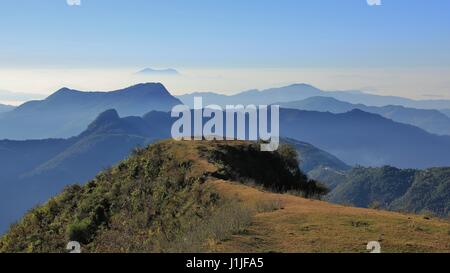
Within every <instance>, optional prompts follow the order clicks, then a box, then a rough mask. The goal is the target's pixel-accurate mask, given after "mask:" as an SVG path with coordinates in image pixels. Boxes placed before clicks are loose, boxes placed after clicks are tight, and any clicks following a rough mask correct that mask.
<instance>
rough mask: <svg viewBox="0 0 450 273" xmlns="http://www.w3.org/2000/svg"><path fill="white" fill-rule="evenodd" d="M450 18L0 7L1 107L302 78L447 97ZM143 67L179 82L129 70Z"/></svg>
mask: <svg viewBox="0 0 450 273" xmlns="http://www.w3.org/2000/svg"><path fill="white" fill-rule="evenodd" d="M70 1H72V2H77V1H78V0H70ZM70 1H69V2H70ZM449 13H450V1H448V0H381V5H379V6H370V5H368V3H367V0H342V1H339V0H276V1H275V0H270V1H269V0H240V1H236V0H189V1H186V0H131V1H130V0H80V5H68V3H67V0H33V1H30V0H1V6H0V101H1V100H2V97H1V94H2V92H1V90H7V91H12V92H22V93H23V92H25V93H34V94H43V95H46V94H49V93H51V92H54V91H55V90H56V89H58V88H60V87H62V86H68V87H71V88H76V89H82V90H113V89H117V88H121V87H125V86H127V85H130V84H133V83H137V82H140V81H161V82H163V83H164V84H165V85H167V86H168V88H169V90H170V91H171V92H172V93H175V94H181V93H185V92H193V91H217V92H221V93H235V92H238V91H243V90H247V89H253V88H268V87H273V86H279V85H284V84H290V83H299V82H307V83H310V84H313V85H316V86H318V87H320V88H324V89H329V90H337V89H340V90H342V89H364V91H367V92H372V93H377V94H384V95H399V96H405V97H411V98H450V80H449V79H450V73H449V72H450V16H449ZM144 67H152V68H175V69H177V70H179V71H180V72H181V74H182V75H181V76H179V77H171V78H153V77H152V78H145V79H143V78H142V77H136V76H135V75H134V74H133V73H134V72H136V71H138V70H140V69H142V68H144ZM3 101H5V99H4V98H3ZM9 101H10V102H11V103H13V101H12V100H11V98H9Z"/></svg>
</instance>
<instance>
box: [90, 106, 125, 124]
mask: <svg viewBox="0 0 450 273" xmlns="http://www.w3.org/2000/svg"><path fill="white" fill-rule="evenodd" d="M119 119H120V117H119V113H117V111H116V110H115V109H108V110H106V111H105V112H103V113H100V114H99V115H98V117H97V118H96V119H95V122H100V123H102V122H105V121H116V120H119Z"/></svg>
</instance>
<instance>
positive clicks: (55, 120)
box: [0, 83, 181, 140]
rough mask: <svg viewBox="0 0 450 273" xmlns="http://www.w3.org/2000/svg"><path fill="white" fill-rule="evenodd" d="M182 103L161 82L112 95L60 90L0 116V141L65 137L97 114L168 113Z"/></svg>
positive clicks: (76, 131)
mask: <svg viewBox="0 0 450 273" xmlns="http://www.w3.org/2000/svg"><path fill="white" fill-rule="evenodd" d="M178 104H181V102H180V101H179V100H178V99H176V98H174V97H173V96H172V95H170V93H169V92H168V91H167V89H166V88H165V87H164V86H163V85H162V84H160V83H146V84H138V85H134V86H131V87H128V88H125V89H122V90H117V91H112V92H81V91H77V90H72V89H68V88H62V89H60V90H58V91H57V92H55V93H54V94H52V95H51V96H49V97H48V98H46V99H45V100H42V101H30V102H27V103H25V104H23V105H21V106H19V107H17V108H16V109H14V110H13V111H10V112H7V113H3V114H0V139H17V140H23V139H45V138H67V137H71V136H75V135H78V134H79V133H81V132H82V131H83V130H84V129H85V128H86V126H87V125H88V124H89V123H90V122H92V121H93V120H94V119H95V118H96V117H97V115H98V114H99V113H101V112H103V111H105V110H108V109H116V110H117V111H118V113H119V114H120V115H121V116H142V115H144V114H145V113H147V112H149V111H152V110H156V111H170V110H171V109H172V107H173V106H175V105H178Z"/></svg>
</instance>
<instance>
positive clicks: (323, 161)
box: [282, 138, 351, 173]
mask: <svg viewBox="0 0 450 273" xmlns="http://www.w3.org/2000/svg"><path fill="white" fill-rule="evenodd" d="M282 142H283V143H286V144H289V145H291V146H292V147H294V148H295V150H296V151H297V152H298V153H299V162H300V169H301V170H302V171H304V172H306V173H308V172H310V171H313V170H314V169H316V168H331V169H333V170H337V171H346V170H349V169H351V167H350V166H348V165H347V164H345V163H344V162H342V161H341V160H340V159H339V158H337V157H335V156H334V155H331V154H329V153H328V152H326V151H323V150H320V149H318V148H317V147H314V146H313V145H311V144H309V143H305V142H301V141H298V140H295V139H289V138H286V139H282Z"/></svg>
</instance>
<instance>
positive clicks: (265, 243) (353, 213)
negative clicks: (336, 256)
mask: <svg viewBox="0 0 450 273" xmlns="http://www.w3.org/2000/svg"><path fill="white" fill-rule="evenodd" d="M211 183H213V184H214V185H215V187H216V188H217V190H218V191H219V192H220V193H222V194H225V195H229V196H238V197H239V199H240V200H241V202H242V203H244V204H246V205H249V206H254V204H257V203H258V202H262V201H263V200H265V201H266V202H267V200H273V201H274V202H276V203H280V204H281V206H280V208H279V209H277V210H275V211H273V212H263V213H258V214H256V215H255V217H254V221H253V223H252V224H251V225H250V226H249V228H248V229H247V231H246V232H245V233H243V234H238V235H234V236H233V237H232V239H231V240H228V241H226V242H223V243H222V244H220V245H218V246H217V248H216V249H215V250H216V251H219V252H271V251H273V252H365V251H366V245H367V243H368V242H369V241H379V242H380V243H381V246H382V251H384V252H450V224H449V222H447V221H444V220H439V219H429V220H427V219H425V218H427V217H424V216H420V215H407V214H400V213H394V212H386V211H378V210H370V209H360V208H353V207H344V206H338V205H333V204H329V203H326V202H322V201H317V200H310V199H304V198H300V197H297V196H293V195H288V194H274V193H269V192H264V191H261V190H258V189H255V188H251V187H248V186H245V185H242V184H238V183H229V182H225V181H213V182H211Z"/></svg>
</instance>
